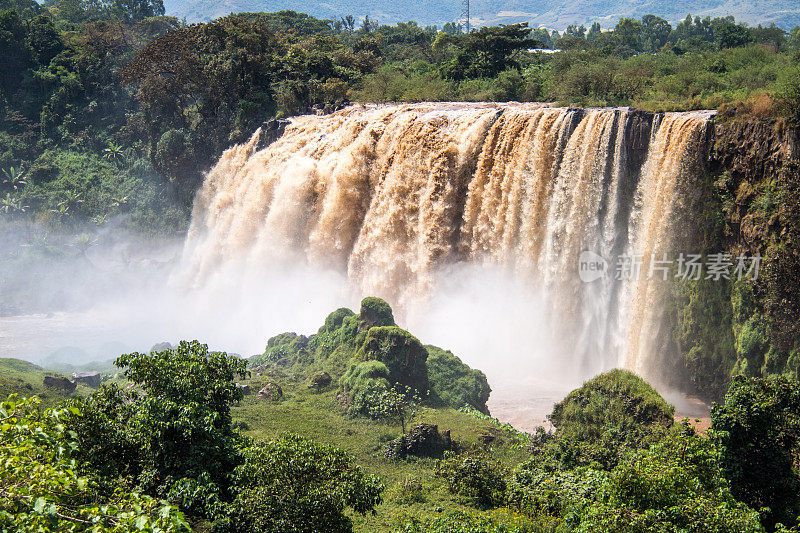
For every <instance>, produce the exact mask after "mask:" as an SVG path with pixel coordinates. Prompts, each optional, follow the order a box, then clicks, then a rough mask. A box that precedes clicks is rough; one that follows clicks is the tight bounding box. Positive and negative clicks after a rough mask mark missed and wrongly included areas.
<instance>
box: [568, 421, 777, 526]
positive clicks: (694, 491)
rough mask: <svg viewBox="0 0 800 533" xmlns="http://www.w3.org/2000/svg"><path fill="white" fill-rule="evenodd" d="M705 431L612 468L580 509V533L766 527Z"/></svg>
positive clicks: (576, 518)
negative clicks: (724, 469) (738, 493)
mask: <svg viewBox="0 0 800 533" xmlns="http://www.w3.org/2000/svg"><path fill="white" fill-rule="evenodd" d="M717 459H718V455H717V450H716V448H715V447H714V445H713V443H712V442H711V441H709V440H708V439H706V438H704V437H698V436H693V435H673V436H671V437H669V438H667V439H666V440H664V441H663V442H661V443H659V444H656V445H654V446H653V447H652V448H650V449H649V450H646V451H639V452H638V453H637V454H635V455H634V456H633V457H631V458H630V459H629V460H627V461H625V462H624V463H622V464H620V465H619V466H618V467H617V468H616V469H614V471H613V472H612V473H611V474H610V476H609V478H608V481H607V482H606V483H605V484H604V485H603V487H602V488H601V490H600V491H599V494H600V497H599V498H598V499H597V500H596V501H594V502H591V503H589V504H588V505H587V507H585V508H583V509H579V510H578V512H576V513H575V514H574V515H573V517H572V520H573V521H574V522H576V524H575V525H576V527H575V528H574V531H576V533H589V532H598V533H599V532H605V531H617V532H623V533H650V532H653V531H665V532H667V531H675V532H677V531H703V532H704V533H748V532H759V531H763V530H762V528H761V525H760V524H759V522H758V513H756V512H755V511H753V510H752V509H750V508H748V507H747V506H746V505H745V504H743V503H740V502H737V501H736V500H735V499H734V497H733V495H732V494H731V492H730V488H729V486H728V483H727V481H726V480H725V478H724V477H723V476H722V474H721V472H720V470H719V467H718V465H717Z"/></svg>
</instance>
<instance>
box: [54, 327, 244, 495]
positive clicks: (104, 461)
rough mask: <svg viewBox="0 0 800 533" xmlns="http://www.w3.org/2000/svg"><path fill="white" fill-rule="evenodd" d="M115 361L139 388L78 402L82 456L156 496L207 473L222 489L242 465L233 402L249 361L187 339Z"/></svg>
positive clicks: (109, 388)
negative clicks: (167, 348) (235, 469)
mask: <svg viewBox="0 0 800 533" xmlns="http://www.w3.org/2000/svg"><path fill="white" fill-rule="evenodd" d="M115 364H116V365H117V366H119V367H123V368H125V370H124V376H125V377H126V378H127V379H128V380H130V381H131V382H132V383H133V384H135V385H136V387H137V389H126V390H124V391H123V390H120V389H119V388H118V387H116V386H115V385H106V386H104V387H103V388H102V389H101V390H100V391H99V392H97V393H95V394H93V395H92V396H89V397H86V398H80V399H76V400H74V402H73V405H74V406H75V407H77V408H78V409H79V410H80V412H81V414H80V415H76V416H74V417H72V418H71V419H70V420H69V426H70V428H71V429H72V430H74V431H75V432H76V433H77V435H78V444H79V447H78V457H80V458H81V459H83V460H84V461H86V463H87V464H88V465H90V467H91V469H92V470H94V471H96V472H98V473H101V474H103V475H106V476H111V477H117V476H131V477H133V478H134V479H135V480H136V482H137V483H138V485H139V486H140V487H141V488H142V489H144V490H146V491H148V492H152V493H155V494H165V493H166V492H167V491H168V490H170V488H171V487H172V485H173V483H174V482H175V481H177V480H180V479H183V478H191V479H197V480H200V479H205V480H207V482H209V483H215V484H217V485H218V486H219V487H220V490H222V491H223V492H224V491H225V490H226V487H227V485H228V477H229V473H230V471H231V470H232V469H233V468H234V467H235V466H236V464H237V463H238V451H237V446H238V445H239V443H240V437H239V436H238V434H237V433H236V432H235V431H234V430H233V429H232V428H231V411H230V406H231V404H232V403H233V402H235V401H238V400H240V399H241V397H242V392H241V391H240V390H238V389H237V387H236V383H235V382H234V379H235V377H236V376H242V377H243V376H244V375H246V371H245V362H244V361H243V360H241V359H238V358H236V357H233V356H227V355H226V354H223V353H219V352H211V353H209V352H208V347H207V346H206V345H204V344H200V343H198V342H197V341H192V342H186V341H182V342H181V343H180V344H179V346H178V347H177V348H175V349H170V350H164V351H161V352H153V353H150V354H140V353H132V354H127V355H123V356H121V357H119V358H118V359H117V360H116V361H115Z"/></svg>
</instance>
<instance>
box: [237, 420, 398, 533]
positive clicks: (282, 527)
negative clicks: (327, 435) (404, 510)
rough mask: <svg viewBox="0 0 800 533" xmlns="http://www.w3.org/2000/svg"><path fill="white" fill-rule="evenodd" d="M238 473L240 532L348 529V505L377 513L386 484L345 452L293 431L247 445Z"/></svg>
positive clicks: (340, 532) (334, 532)
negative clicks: (364, 469) (259, 442)
mask: <svg viewBox="0 0 800 533" xmlns="http://www.w3.org/2000/svg"><path fill="white" fill-rule="evenodd" d="M234 478H235V486H236V491H237V493H236V497H235V499H234V500H233V503H232V505H231V510H230V514H231V525H232V526H233V528H232V531H237V532H240V533H250V532H252V533H256V532H261V531H280V532H282V533H307V532H312V531H320V532H321V531H326V532H331V533H347V532H350V531H352V522H351V520H350V518H349V517H348V516H347V515H346V514H345V510H346V509H352V510H353V511H354V512H356V513H360V514H364V513H367V512H374V510H375V507H377V506H378V505H379V504H380V503H381V493H382V492H383V489H384V487H383V485H382V484H381V483H380V481H379V480H378V478H377V477H375V476H372V475H369V474H364V473H363V472H362V471H361V469H360V468H359V467H358V466H356V465H354V464H353V462H352V459H351V458H350V457H349V456H348V455H347V454H346V453H344V452H343V451H341V450H339V449H337V448H334V447H333V446H329V445H324V444H316V443H314V442H313V441H310V440H308V439H305V438H303V437H301V436H299V435H291V434H289V435H284V436H282V437H280V438H278V439H276V440H273V441H270V442H266V443H263V444H259V445H256V446H252V447H250V448H247V449H246V450H245V451H244V453H243V462H242V464H241V465H239V466H238V467H237V468H236V470H235V472H234Z"/></svg>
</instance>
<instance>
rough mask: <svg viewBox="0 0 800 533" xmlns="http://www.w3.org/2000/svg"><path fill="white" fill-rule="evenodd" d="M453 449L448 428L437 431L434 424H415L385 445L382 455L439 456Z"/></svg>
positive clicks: (401, 456) (393, 456)
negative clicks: (440, 431)
mask: <svg viewBox="0 0 800 533" xmlns="http://www.w3.org/2000/svg"><path fill="white" fill-rule="evenodd" d="M453 449H455V445H454V443H453V440H452V439H451V438H450V430H447V431H443V432H442V433H439V427H438V426H437V425H436V424H417V425H415V426H413V427H412V428H411V430H410V431H409V432H408V433H406V434H405V435H401V436H400V437H398V438H397V439H395V440H393V441H391V442H390V443H389V444H388V445H387V446H386V451H385V452H384V456H385V457H387V458H389V459H405V458H406V457H408V456H410V455H413V456H415V457H441V456H442V455H443V454H444V452H446V451H449V450H453Z"/></svg>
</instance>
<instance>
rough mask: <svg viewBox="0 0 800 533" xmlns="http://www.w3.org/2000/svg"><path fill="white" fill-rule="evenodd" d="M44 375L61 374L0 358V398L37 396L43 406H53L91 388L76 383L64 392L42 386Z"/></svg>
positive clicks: (87, 391) (86, 392) (15, 360)
mask: <svg viewBox="0 0 800 533" xmlns="http://www.w3.org/2000/svg"><path fill="white" fill-rule="evenodd" d="M45 376H54V377H58V376H61V374H59V373H58V372H52V371H49V370H44V369H43V368H41V367H39V366H37V365H35V364H33V363H29V362H28V361H21V360H19V359H0V398H6V397H8V396H9V395H10V394H19V395H20V396H23V397H30V396H38V397H39V398H40V399H41V400H42V404H43V405H45V406H53V405H56V404H58V403H60V402H61V401H63V400H64V398H68V397H71V396H75V395H78V394H89V393H91V391H92V389H90V388H88V387H85V386H83V385H78V387H77V388H76V389H75V391H73V392H71V393H69V394H68V393H65V392H61V391H57V390H53V389H48V388H46V387H45V386H44V378H45Z"/></svg>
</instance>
